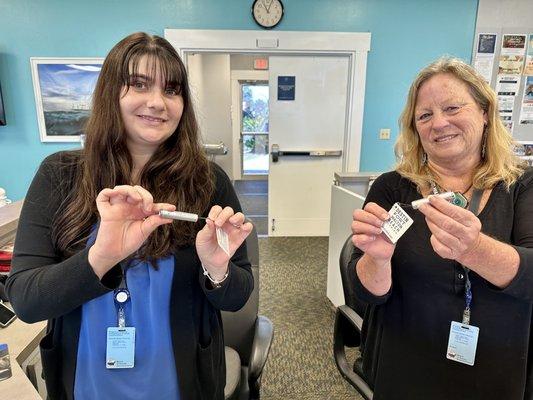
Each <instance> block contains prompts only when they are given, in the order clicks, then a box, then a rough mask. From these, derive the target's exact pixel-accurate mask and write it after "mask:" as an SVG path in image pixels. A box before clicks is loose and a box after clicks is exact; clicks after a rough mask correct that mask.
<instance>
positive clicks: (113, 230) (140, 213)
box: [89, 185, 176, 279]
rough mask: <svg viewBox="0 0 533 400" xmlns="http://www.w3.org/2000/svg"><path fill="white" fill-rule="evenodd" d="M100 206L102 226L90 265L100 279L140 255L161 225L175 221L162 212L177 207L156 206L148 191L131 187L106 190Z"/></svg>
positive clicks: (167, 205) (100, 195)
mask: <svg viewBox="0 0 533 400" xmlns="http://www.w3.org/2000/svg"><path fill="white" fill-rule="evenodd" d="M96 207H97V208H98V213H99V214H100V224H99V227H98V232H97V235H96V240H95V242H94V244H93V246H91V248H90V249H89V264H90V265H91V266H92V268H93V269H94V272H95V273H96V275H97V276H98V277H99V278H100V279H101V278H102V277H103V276H104V275H105V273H106V272H107V271H109V270H110V269H111V268H113V266H115V265H116V264H117V263H119V262H120V261H122V260H124V259H125V258H126V257H128V256H129V255H131V254H133V253H134V252H136V251H137V250H138V249H139V248H140V247H141V246H142V244H143V243H144V242H145V240H146V239H147V238H148V236H149V235H150V234H151V233H152V232H153V231H154V230H155V229H156V228H157V227H158V226H160V225H163V224H169V223H172V222H173V221H172V220H169V219H164V218H161V217H160V216H159V215H158V212H159V210H168V211H174V210H175V208H176V207H175V206H173V205H172V204H166V203H154V200H153V197H152V195H151V194H150V192H148V191H147V190H146V189H144V188H143V187H141V186H129V185H121V186H115V187H114V188H113V189H103V190H102V191H101V192H100V193H99V194H98V196H97V197H96Z"/></svg>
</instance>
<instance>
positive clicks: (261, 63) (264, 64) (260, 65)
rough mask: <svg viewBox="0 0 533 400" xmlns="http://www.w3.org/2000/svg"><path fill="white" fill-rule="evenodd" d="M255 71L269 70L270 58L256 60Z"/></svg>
mask: <svg viewBox="0 0 533 400" xmlns="http://www.w3.org/2000/svg"><path fill="white" fill-rule="evenodd" d="M254 69H268V58H256V59H255V60H254Z"/></svg>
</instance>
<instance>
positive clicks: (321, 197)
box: [268, 56, 349, 236]
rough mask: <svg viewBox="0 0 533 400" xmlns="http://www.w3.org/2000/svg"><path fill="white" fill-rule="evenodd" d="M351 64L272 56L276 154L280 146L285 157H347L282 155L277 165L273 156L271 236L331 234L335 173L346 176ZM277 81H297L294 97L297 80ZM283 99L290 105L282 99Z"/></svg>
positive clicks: (271, 134) (334, 58)
mask: <svg viewBox="0 0 533 400" xmlns="http://www.w3.org/2000/svg"><path fill="white" fill-rule="evenodd" d="M348 62H349V59H348V57H345V56H270V59H269V64H270V65H269V72H270V81H269V82H270V83H269V85H270V130H269V141H270V146H271V150H272V146H273V145H278V146H279V151H280V154H282V153H286V152H295V153H297V152H301V153H304V154H305V152H316V151H341V153H342V154H341V155H340V156H324V157H322V156H316V157H314V156H307V155H287V156H286V155H280V157H279V158H278V161H277V162H274V161H273V158H272V156H271V157H270V168H269V170H270V174H269V185H268V231H269V235H270V236H327V235H328V233H329V214H330V202H331V199H330V187H331V183H332V182H333V174H334V173H335V172H338V171H342V159H343V156H344V155H345V149H344V137H345V134H346V132H345V131H346V126H347V123H346V109H347V89H348V71H349V63H348ZM278 77H294V87H293V88H292V90H293V91H294V92H293V94H294V96H292V95H291V88H290V86H291V82H292V79H291V78H289V79H286V78H281V80H278ZM278 81H279V82H278ZM287 82H289V83H288V86H289V87H287ZM279 95H280V96H282V97H283V98H289V100H278V96H279ZM292 97H294V100H292V99H291V98H292Z"/></svg>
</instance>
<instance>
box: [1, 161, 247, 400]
mask: <svg viewBox="0 0 533 400" xmlns="http://www.w3.org/2000/svg"><path fill="white" fill-rule="evenodd" d="M77 157H79V153H78V152H60V153H56V154H53V155H51V156H49V157H47V158H46V159H45V160H44V161H43V163H42V164H41V166H40V168H39V170H38V172H37V174H36V175H35V177H34V179H33V182H32V184H31V185H30V188H29V190H28V193H27V196H26V198H25V201H24V205H23V207H22V212H21V215H20V221H19V227H18V230H17V237H16V242H15V251H14V257H13V263H12V270H11V274H10V276H9V278H8V280H7V283H6V290H7V293H8V296H9V298H10V300H11V304H12V305H13V308H14V309H15V311H16V313H17V315H18V316H19V318H20V319H22V320H23V321H26V322H29V323H31V322H36V321H41V320H45V319H48V328H47V334H46V336H45V337H44V338H43V340H42V341H41V357H42V362H43V371H44V376H45V380H46V386H47V389H48V396H49V398H50V399H52V400H56V399H58V400H63V399H73V393H74V377H75V374H76V372H75V371H76V359H77V351H78V340H79V333H80V324H81V306H82V304H83V303H85V302H87V301H89V300H91V299H94V298H96V297H98V296H101V295H103V294H104V293H107V292H108V291H110V290H113V289H114V288H116V287H117V286H118V284H119V281H120V276H121V270H120V267H119V266H116V267H114V268H113V269H111V270H110V271H109V272H108V273H107V274H106V275H105V276H104V278H103V279H102V281H100V280H99V279H98V277H97V276H96V274H95V273H94V272H93V270H92V268H91V266H90V265H89V262H88V249H83V250H81V251H80V252H78V253H77V254H75V255H74V256H72V257H69V258H65V257H63V256H62V255H61V254H59V253H58V251H57V250H56V249H55V247H54V246H53V243H52V240H51V234H50V232H51V227H52V224H53V220H54V215H55V214H56V212H57V210H58V209H59V208H60V207H61V203H62V201H63V200H64V199H65V198H66V197H67V192H68V190H72V189H62V188H65V187H71V185H70V186H69V185H66V186H65V185H64V183H65V182H73V177H74V174H75V173H76V167H77V163H76V159H77ZM212 169H213V172H214V176H215V179H216V190H215V194H214V196H213V199H212V203H211V205H214V204H219V205H221V206H231V207H232V208H233V209H234V210H236V211H240V209H241V208H240V204H239V201H238V199H237V196H236V195H235V191H234V190H233V186H232V185H231V182H230V181H229V179H228V177H227V176H226V174H225V173H224V172H223V171H222V170H221V169H220V167H218V166H216V165H215V164H212ZM60 183H61V185H60ZM65 190H66V191H67V192H65ZM174 258H175V268H176V271H175V273H174V277H173V281H172V295H171V300H170V310H169V312H170V324H171V329H172V344H173V350H174V359H175V362H176V371H177V374H178V377H179V379H178V380H179V386H180V395H181V399H184V400H187V399H195V400H196V399H209V400H211V399H223V398H224V386H225V382H226V373H225V358H224V339H223V332H222V320H221V317H220V311H219V310H227V311H236V310H238V309H240V308H241V307H242V306H243V305H244V304H245V303H246V301H247V299H248V297H249V296H250V293H251V292H252V289H253V285H254V283H253V276H252V272H251V268H250V263H249V261H248V259H247V255H246V245H245V244H244V243H243V245H242V246H241V247H240V248H239V249H238V250H237V251H236V253H235V255H234V256H233V258H232V260H231V262H230V268H229V276H228V278H227V279H226V281H225V282H224V283H223V285H222V287H221V288H219V289H214V290H213V289H211V286H210V284H209V283H208V281H207V280H206V277H205V276H204V275H203V274H202V268H201V265H200V260H199V259H198V256H197V254H196V249H195V247H194V246H187V247H184V248H181V249H180V250H178V251H176V252H175V253H174Z"/></svg>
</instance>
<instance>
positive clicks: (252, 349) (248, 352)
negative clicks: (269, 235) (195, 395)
mask: <svg viewBox="0 0 533 400" xmlns="http://www.w3.org/2000/svg"><path fill="white" fill-rule="evenodd" d="M246 247H247V250H248V259H249V260H250V263H251V264H252V273H253V275H254V290H253V292H252V294H251V295H250V298H249V299H248V302H247V303H246V304H245V305H244V307H243V308H242V309H240V310H239V311H237V312H225V311H223V312H222V322H223V326H224V342H225V345H226V347H225V353H226V387H225V389H224V397H225V399H226V400H229V399H231V400H249V399H250V400H257V399H259V396H260V393H259V392H260V389H261V374H262V373H263V367H264V366H265V363H266V360H267V357H268V353H269V351H270V345H271V344H272V338H273V335H274V327H273V325H272V322H271V321H270V320H269V319H268V318H267V317H265V316H262V315H258V308H259V244H258V240H257V231H256V229H255V226H254V228H253V230H252V232H250V235H248V237H247V238H246Z"/></svg>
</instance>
